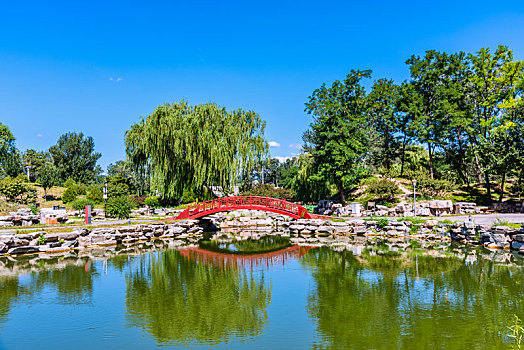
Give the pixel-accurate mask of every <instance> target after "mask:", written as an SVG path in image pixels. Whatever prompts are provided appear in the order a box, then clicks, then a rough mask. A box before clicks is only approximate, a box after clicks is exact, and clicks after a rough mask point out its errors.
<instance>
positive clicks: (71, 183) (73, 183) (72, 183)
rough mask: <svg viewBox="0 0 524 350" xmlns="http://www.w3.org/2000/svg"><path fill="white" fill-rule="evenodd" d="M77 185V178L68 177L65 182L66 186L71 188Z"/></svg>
mask: <svg viewBox="0 0 524 350" xmlns="http://www.w3.org/2000/svg"><path fill="white" fill-rule="evenodd" d="M75 185H76V182H75V180H73V179H72V178H68V179H67V180H66V181H65V182H64V187H65V188H71V187H74V186H75Z"/></svg>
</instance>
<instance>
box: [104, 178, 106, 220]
mask: <svg viewBox="0 0 524 350" xmlns="http://www.w3.org/2000/svg"><path fill="white" fill-rule="evenodd" d="M106 208H107V180H104V217H105V218H106V219H107V210H106Z"/></svg>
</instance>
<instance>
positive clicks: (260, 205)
mask: <svg viewBox="0 0 524 350" xmlns="http://www.w3.org/2000/svg"><path fill="white" fill-rule="evenodd" d="M239 209H249V210H261V211H268V212H272V213H277V214H282V215H287V216H290V217H292V218H294V219H312V218H313V216H312V215H311V214H310V213H309V212H308V211H307V209H306V208H304V207H303V206H301V205H299V204H296V203H292V202H289V201H286V200H284V199H278V198H271V197H261V196H235V197H222V198H217V199H213V200H210V201H205V202H203V203H198V204H195V205H192V206H190V207H188V208H187V209H186V210H184V211H183V212H182V213H180V215H178V216H177V217H176V218H171V219H169V220H183V219H198V218H201V217H203V216H207V215H211V214H215V213H219V212H225V211H232V210H239Z"/></svg>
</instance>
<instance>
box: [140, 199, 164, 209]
mask: <svg viewBox="0 0 524 350" xmlns="http://www.w3.org/2000/svg"><path fill="white" fill-rule="evenodd" d="M144 204H145V205H147V206H148V207H150V208H157V207H159V206H160V201H159V200H158V197H156V196H151V197H147V198H146V199H145V200H144Z"/></svg>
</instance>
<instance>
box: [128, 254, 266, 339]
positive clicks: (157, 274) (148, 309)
mask: <svg viewBox="0 0 524 350" xmlns="http://www.w3.org/2000/svg"><path fill="white" fill-rule="evenodd" d="M138 259H139V261H138V266H137V268H135V269H133V271H132V272H130V273H128V275H127V276H126V283H127V293H126V306H127V319H128V321H129V323H130V324H132V325H136V326H140V327H142V328H143V329H145V330H146V331H147V332H149V333H150V334H151V335H152V336H153V337H154V338H155V339H156V340H157V341H158V342H160V343H171V342H183V343H187V344H189V343H194V342H196V343H203V344H216V343H220V342H225V341H227V340H228V339H229V338H231V337H240V338H241V339H249V338H252V337H254V336H256V335H258V334H261V331H262V329H263V327H264V324H265V323H266V322H267V313H266V309H267V307H268V305H269V303H270V301H271V286H270V285H268V283H266V281H265V278H264V275H263V274H260V275H257V276H254V275H253V274H252V273H248V272H246V271H239V270H235V269H231V268H227V267H222V268H218V267H215V266H213V265H205V264H200V263H198V261H195V260H191V259H187V258H185V257H183V256H182V255H181V254H180V252H178V251H175V250H169V251H165V252H162V253H159V254H151V255H148V256H141V257H139V258H138Z"/></svg>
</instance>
